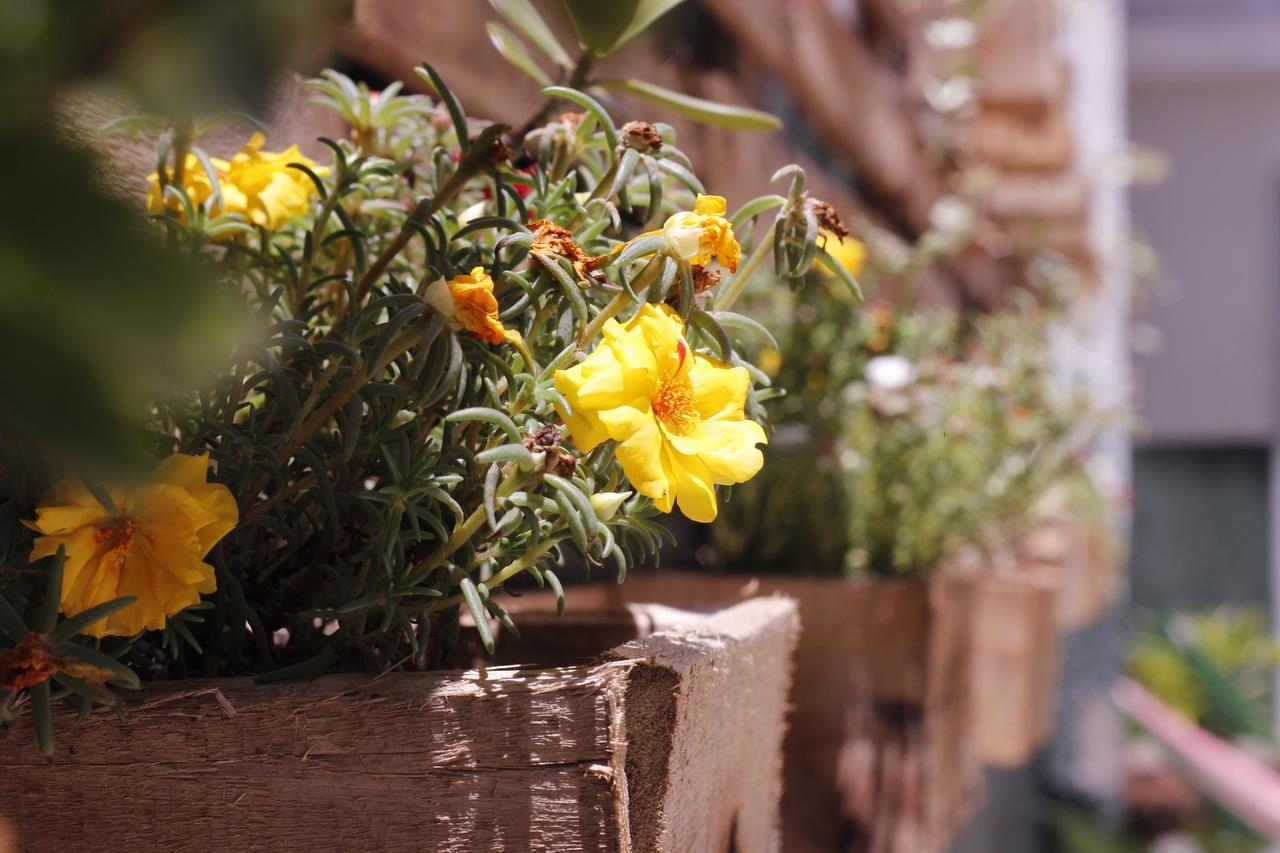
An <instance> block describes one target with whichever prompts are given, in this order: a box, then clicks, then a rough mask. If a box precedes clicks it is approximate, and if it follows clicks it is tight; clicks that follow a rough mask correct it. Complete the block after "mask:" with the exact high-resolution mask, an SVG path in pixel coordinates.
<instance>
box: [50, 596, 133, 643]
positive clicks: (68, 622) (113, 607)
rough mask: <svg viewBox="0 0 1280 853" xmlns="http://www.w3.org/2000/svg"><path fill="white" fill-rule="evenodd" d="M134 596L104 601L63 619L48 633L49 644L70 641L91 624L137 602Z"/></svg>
mask: <svg viewBox="0 0 1280 853" xmlns="http://www.w3.org/2000/svg"><path fill="white" fill-rule="evenodd" d="M137 600H138V599H137V597H136V596H132V595H126V596H123V597H122V598H113V599H111V600H110V601H104V602H103V603H102V604H99V605H97V606H96V607H90V608H89V609H88V610H82V611H80V612H79V613H77V614H76V615H75V616H72V617H71V618H70V619H63V620H62V621H61V622H59V623H58V624H57V625H56V626H54V628H53V630H52V631H50V632H49V633H48V638H49V642H51V643H60V642H62V641H63V640H70V639H71V638H72V637H74V636H75V635H76V634H80V633H83V632H84V630H85V629H86V628H88V627H89V626H90V625H92V624H93V623H95V622H97V621H98V620H99V619H105V618H107V617H108V616H110V615H111V614H112V613H115V612H116V611H117V610H121V609H123V608H125V607H128V606H129V605H130V604H133V603H134V602H135V601H137Z"/></svg>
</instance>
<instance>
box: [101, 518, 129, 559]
mask: <svg viewBox="0 0 1280 853" xmlns="http://www.w3.org/2000/svg"><path fill="white" fill-rule="evenodd" d="M137 529H138V523H137V522H136V521H134V520H133V519H132V518H117V519H115V520H114V521H110V522H108V523H107V524H104V525H102V526H101V527H99V528H98V529H97V531H96V532H95V533H94V541H96V542H97V544H99V545H103V544H105V545H106V546H107V548H106V550H107V553H108V554H113V555H115V556H117V557H123V556H124V555H125V554H128V553H129V549H130V548H131V547H133V534H134V533H135V532H136V531H137Z"/></svg>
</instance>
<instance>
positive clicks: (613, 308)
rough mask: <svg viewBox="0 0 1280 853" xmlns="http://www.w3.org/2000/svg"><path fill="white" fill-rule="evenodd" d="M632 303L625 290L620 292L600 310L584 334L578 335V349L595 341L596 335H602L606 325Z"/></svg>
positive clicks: (583, 331)
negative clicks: (601, 331) (601, 332)
mask: <svg viewBox="0 0 1280 853" xmlns="http://www.w3.org/2000/svg"><path fill="white" fill-rule="evenodd" d="M629 301H631V297H630V296H628V295H627V292H626V291H625V290H620V291H618V295H617V296H615V297H613V299H612V300H610V302H609V304H608V305H606V306H604V307H603V308H601V309H600V313H599V314H597V315H596V316H595V317H594V318H592V320H591V322H590V323H588V324H587V326H586V328H584V329H583V330H582V334H581V335H578V348H579V349H581V348H582V347H584V346H586V345H587V342H588V341H590V340H593V339H594V338H595V336H596V335H598V334H600V330H601V329H603V328H604V324H605V323H607V322H608V321H609V320H612V319H613V318H614V317H616V316H617V315H618V312H619V311H621V310H622V309H623V308H625V307H626V305H627V303H628V302H629Z"/></svg>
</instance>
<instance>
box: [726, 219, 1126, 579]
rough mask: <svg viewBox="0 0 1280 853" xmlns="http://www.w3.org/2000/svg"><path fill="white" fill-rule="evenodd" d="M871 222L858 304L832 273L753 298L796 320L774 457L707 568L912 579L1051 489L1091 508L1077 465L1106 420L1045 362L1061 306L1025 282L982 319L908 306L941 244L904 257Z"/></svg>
mask: <svg viewBox="0 0 1280 853" xmlns="http://www.w3.org/2000/svg"><path fill="white" fill-rule="evenodd" d="M864 233H866V234H868V236H869V239H868V242H869V243H870V245H871V248H870V250H869V251H867V250H866V249H865V248H863V247H862V244H861V243H858V244H857V245H858V246H859V250H860V251H859V252H858V253H857V257H858V260H859V261H861V258H862V256H863V255H864V254H865V256H866V257H867V261H866V264H867V266H866V271H865V274H863V275H862V277H863V279H864V281H865V282H866V285H867V287H868V288H869V292H870V294H871V296H870V297H869V303H868V306H867V307H866V310H862V309H861V308H860V306H857V305H855V304H854V303H852V302H850V301H849V300H842V299H841V297H840V295H841V294H842V293H844V292H845V289H844V287H843V286H842V285H841V284H840V283H839V279H837V277H836V276H834V275H832V274H831V273H830V272H829V271H828V270H827V268H826V267H816V268H815V271H813V272H811V273H810V274H809V276H808V277H807V279H806V281H805V283H804V285H803V287H802V288H801V289H799V290H798V291H795V292H790V291H788V290H787V289H784V288H774V289H772V290H770V291H769V292H768V295H767V296H761V297H759V298H757V300H756V301H754V302H753V303H752V304H751V306H750V310H752V311H753V312H756V314H757V316H760V317H762V318H763V317H776V316H782V317H791V318H792V319H791V321H790V323H789V324H788V325H787V326H786V327H785V328H784V329H783V330H782V331H781V332H779V334H778V339H779V345H780V347H781V349H782V351H784V352H786V353H787V357H786V358H785V359H781V360H780V361H779V362H778V364H777V365H776V371H775V375H774V385H775V387H777V388H778V389H780V390H782V391H783V392H785V396H783V397H782V398H781V399H780V400H779V401H778V402H777V403H776V406H775V408H774V410H773V412H772V420H773V422H774V424H775V428H776V430H777V433H776V435H777V438H776V440H775V441H774V442H773V443H772V444H771V445H770V447H769V448H768V449H767V450H766V456H767V457H768V458H769V459H771V460H778V461H777V462H775V463H774V464H772V465H770V466H769V467H768V468H767V469H766V471H765V472H763V474H762V475H761V477H759V478H757V479H756V480H755V481H753V482H752V483H750V484H748V485H746V486H744V487H743V488H742V489H739V490H738V491H737V492H735V494H734V497H733V500H732V501H731V502H730V503H729V504H728V505H727V506H726V511H725V513H724V514H723V515H722V517H721V518H720V519H719V520H718V521H717V523H716V525H715V526H714V527H713V529H712V531H711V541H712V544H713V547H714V550H715V555H714V558H715V561H716V562H717V564H719V565H721V566H724V567H727V568H729V569H732V570H738V571H744V572H759V571H780V572H800V573H839V572H848V573H857V574H873V575H916V576H918V575H923V574H927V573H929V572H931V571H933V570H934V569H935V568H937V567H938V566H939V564H940V562H941V561H942V560H943V558H944V557H946V556H948V555H950V554H953V553H955V552H957V551H959V550H961V549H963V548H965V547H977V548H980V549H982V550H983V551H985V552H986V553H987V554H988V555H991V554H995V553H997V552H999V551H1000V550H1001V549H1007V548H1008V547H1009V546H1010V545H1012V544H1013V543H1015V542H1016V541H1017V540H1018V539H1019V537H1021V536H1022V535H1024V534H1025V533H1026V532H1027V531H1028V530H1029V529H1030V527H1031V526H1033V525H1034V524H1035V522H1036V519H1037V518H1038V517H1039V513H1040V511H1041V510H1042V508H1043V504H1044V503H1045V502H1046V501H1048V500H1050V499H1051V498H1052V499H1054V500H1057V501H1060V502H1069V503H1070V504H1071V505H1072V506H1074V507H1084V508H1087V509H1089V510H1090V511H1093V512H1099V513H1100V512H1102V511H1103V507H1102V506H1101V503H1102V502H1101V501H1100V500H1099V499H1098V498H1097V497H1096V491H1095V490H1094V489H1093V487H1092V485H1091V481H1090V478H1089V475H1088V472H1087V471H1086V469H1085V463H1084V460H1085V459H1086V452H1087V450H1088V448H1089V446H1090V443H1091V441H1092V440H1093V438H1094V436H1095V435H1096V433H1097V431H1098V430H1099V429H1100V428H1101V427H1102V425H1103V424H1104V422H1105V418H1104V417H1103V415H1102V414H1101V413H1099V412H1097V411H1096V410H1095V409H1094V407H1093V406H1092V405H1091V404H1090V403H1089V402H1088V398H1087V396H1086V395H1085V394H1084V393H1083V391H1082V390H1080V389H1076V388H1072V387H1071V386H1070V383H1069V382H1068V381H1066V380H1064V378H1063V377H1062V376H1060V375H1057V374H1056V373H1055V370H1054V365H1053V360H1052V354H1051V352H1050V350H1049V348H1048V347H1046V346H1045V341H1046V339H1047V338H1048V336H1049V335H1050V334H1051V329H1052V328H1053V324H1054V322H1055V321H1056V319H1057V318H1058V316H1059V314H1058V312H1057V310H1056V309H1055V308H1053V307H1052V306H1053V305H1055V304H1056V301H1055V299H1054V298H1048V297H1046V295H1045V294H1044V293H1042V294H1040V296H1039V297H1037V296H1034V295H1033V294H1030V293H1025V294H1022V295H1021V296H1016V297H1014V299H1013V300H1012V301H1011V303H1010V305H1009V306H1008V307H1006V308H1005V309H1003V310H1001V311H998V312H995V313H992V314H978V315H965V314H962V313H959V312H957V311H955V310H953V309H949V308H947V307H945V306H940V305H933V306H929V305H919V304H916V302H915V297H914V291H915V288H914V287H913V286H912V278H913V277H917V276H919V275H920V274H921V272H922V271H923V270H924V269H926V268H927V267H928V265H929V263H930V262H931V259H932V258H934V257H936V255H937V253H938V252H939V251H945V247H946V246H947V245H948V244H949V240H948V239H947V238H946V237H945V236H944V235H943V234H941V233H937V234H933V235H929V236H926V238H925V239H923V240H922V241H921V242H920V243H919V244H918V245H917V246H916V247H915V249H914V250H908V249H906V248H905V247H903V246H901V245H900V244H897V243H896V242H894V241H892V240H891V239H890V238H888V237H887V235H884V234H883V233H882V232H877V231H876V230H874V229H868V230H867V231H865V232H864ZM848 239H850V240H852V238H848ZM856 272H857V273H859V274H861V273H862V270H861V269H857V270H856ZM819 306H821V310H819ZM769 361H770V360H769V359H768V358H765V359H764V362H766V363H768V362H769ZM797 471H803V474H804V475H803V476H796V473H797ZM1055 494H1056V497H1055ZM793 507H807V508H808V510H809V511H795V510H794V509H792V508H793ZM779 517H787V518H788V521H787V523H786V524H777V523H775V521H776V519H778V518H779Z"/></svg>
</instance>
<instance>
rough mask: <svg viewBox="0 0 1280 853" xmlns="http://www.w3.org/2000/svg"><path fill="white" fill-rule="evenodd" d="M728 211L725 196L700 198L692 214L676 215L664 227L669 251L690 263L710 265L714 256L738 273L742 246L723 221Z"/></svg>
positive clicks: (663, 230)
mask: <svg viewBox="0 0 1280 853" xmlns="http://www.w3.org/2000/svg"><path fill="white" fill-rule="evenodd" d="M727 209H728V207H727V205H726V204H725V200H724V198H723V197H722V196H718V195H699V196H698V200H697V201H696V202H695V203H694V205H693V210H692V211H687V210H686V211H683V212H681V213H676V214H673V215H672V216H671V217H670V218H668V219H667V222H666V224H665V225H663V226H662V231H661V232H660V233H661V234H662V238H663V240H665V241H666V244H667V251H668V252H669V253H670V254H672V255H673V256H675V257H677V258H679V259H680V260H682V261H687V262H689V263H691V264H708V263H710V262H711V257H712V256H713V255H714V256H715V257H717V258H719V260H720V265H721V266H723V267H727V268H728V269H729V270H731V271H736V270H737V269H738V258H739V257H740V256H741V255H742V247H741V246H739V245H738V241H737V239H736V238H735V237H734V236H733V226H732V225H731V224H730V223H729V220H728V219H725V218H724V214H725V211H726V210H727Z"/></svg>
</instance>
